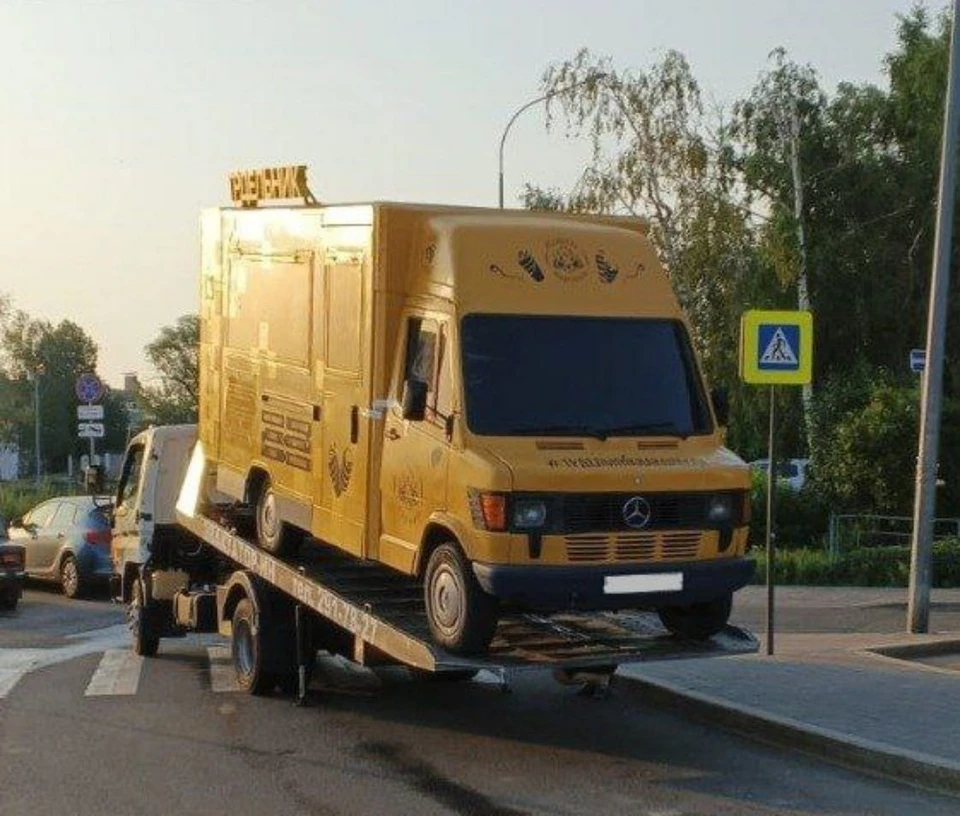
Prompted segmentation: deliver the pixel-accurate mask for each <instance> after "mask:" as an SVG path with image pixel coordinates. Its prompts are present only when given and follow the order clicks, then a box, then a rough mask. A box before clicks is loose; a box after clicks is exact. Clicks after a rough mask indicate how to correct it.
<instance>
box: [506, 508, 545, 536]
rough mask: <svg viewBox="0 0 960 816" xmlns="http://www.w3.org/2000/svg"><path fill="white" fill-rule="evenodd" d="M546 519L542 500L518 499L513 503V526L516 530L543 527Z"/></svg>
mask: <svg viewBox="0 0 960 816" xmlns="http://www.w3.org/2000/svg"><path fill="white" fill-rule="evenodd" d="M546 520H547V506H546V505H545V504H544V503H543V502H542V501H518V502H515V503H514V505H513V526H514V528H515V529H517V530H532V529H536V528H537V527H543V525H544V524H545V523H546Z"/></svg>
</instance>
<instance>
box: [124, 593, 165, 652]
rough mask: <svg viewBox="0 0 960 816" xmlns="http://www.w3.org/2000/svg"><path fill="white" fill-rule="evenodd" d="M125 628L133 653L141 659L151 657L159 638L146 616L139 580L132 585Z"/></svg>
mask: <svg viewBox="0 0 960 816" xmlns="http://www.w3.org/2000/svg"><path fill="white" fill-rule="evenodd" d="M127 626H128V627H129V629H130V636H131V638H132V641H133V653H134V654H137V655H140V656H141V657H153V656H154V655H156V653H157V649H158V648H160V638H159V637H158V636H157V635H155V634H154V633H153V630H152V628H151V626H150V616H149V614H147V601H146V594H145V592H144V589H143V581H142V580H140V579H139V578H138V579H137V580H136V581H135V582H134V584H133V591H132V592H131V595H130V604H129V605H128V606H127Z"/></svg>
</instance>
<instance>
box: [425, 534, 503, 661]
mask: <svg viewBox="0 0 960 816" xmlns="http://www.w3.org/2000/svg"><path fill="white" fill-rule="evenodd" d="M423 590H424V599H425V601H426V606H427V619H428V620H429V623H430V631H431V633H432V634H433V637H434V640H436V642H437V643H438V644H439V645H440V646H443V647H444V648H446V649H449V650H450V651H452V652H458V653H459V654H478V653H481V652H485V651H486V649H487V647H488V646H489V645H490V641H491V640H493V635H494V633H495V632H496V629H497V600H496V598H494V597H493V596H491V595H487V593H486V592H484V591H483V589H482V587H481V586H480V584H479V583H478V582H477V579H476V576H475V575H474V574H473V570H472V569H471V568H470V563H469V562H468V561H467V558H466V556H465V555H464V554H463V551H462V550H461V549H460V547H459V546H458V545H457V544H456V543H454V542H452V541H447V542H445V543H443V544H441V545H440V546H439V547H437V548H436V549H435V550H434V551H433V552H432V553H431V554H430V559H429V561H428V562H427V571H426V575H425V576H424V583H423Z"/></svg>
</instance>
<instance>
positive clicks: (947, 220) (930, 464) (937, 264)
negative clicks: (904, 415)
mask: <svg viewBox="0 0 960 816" xmlns="http://www.w3.org/2000/svg"><path fill="white" fill-rule="evenodd" d="M958 24H960V0H954V3H953V24H952V28H953V31H952V32H951V38H950V71H949V74H948V78H947V98H946V112H945V114H944V117H943V142H942V144H941V146H940V151H941V152H940V192H939V200H938V202H937V231H936V238H935V239H934V266H933V280H932V282H931V285H930V307H929V308H930V311H929V314H928V316H927V363H926V370H925V372H924V375H923V399H922V402H921V406H920V449H919V451H918V455H917V476H916V479H917V482H916V484H917V487H916V493H915V496H914V503H913V540H912V542H911V554H910V591H909V598H908V606H907V631H909V632H913V633H921V632H926V631H927V628H928V624H929V618H930V587H931V585H932V583H933V519H934V515H935V511H936V486H935V484H936V475H937V451H938V448H939V444H940V402H941V396H942V393H943V345H944V335H945V334H946V323H947V291H948V288H949V286H950V255H951V251H950V250H951V241H952V229H953V209H954V199H955V198H956V193H957V186H956V165H957V136H958V134H960V119H958V118H957V117H958V115H960V111H958V105H960V102H958V96H960V54H958V53H957V49H958V48H960V28H958Z"/></svg>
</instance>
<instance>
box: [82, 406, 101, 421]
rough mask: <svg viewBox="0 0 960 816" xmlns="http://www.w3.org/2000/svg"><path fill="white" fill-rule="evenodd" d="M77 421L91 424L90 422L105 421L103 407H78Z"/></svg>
mask: <svg viewBox="0 0 960 816" xmlns="http://www.w3.org/2000/svg"><path fill="white" fill-rule="evenodd" d="M77 419H79V420H80V421H81V422H84V421H86V422H89V421H90V420H98V419H99V420H102V419H103V406H102V405H78V406H77Z"/></svg>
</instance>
